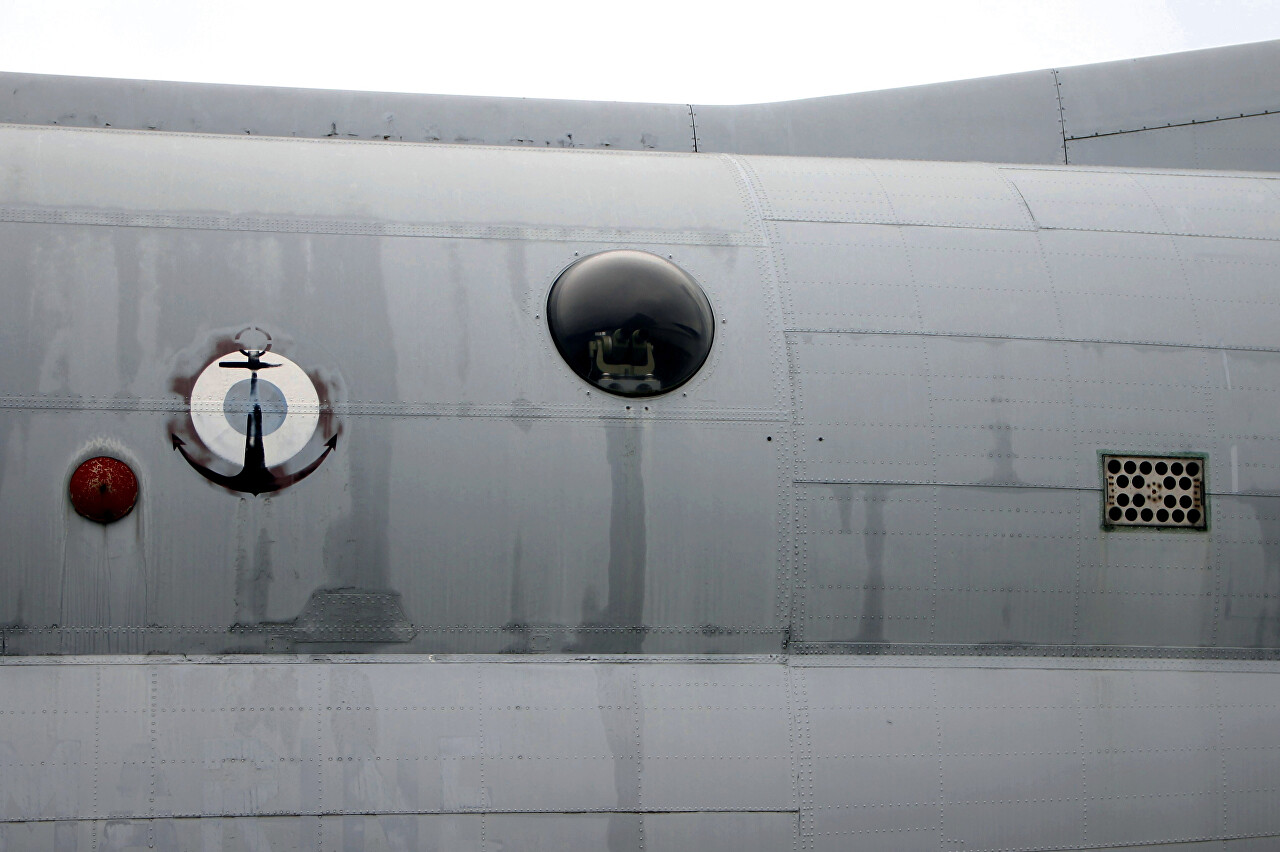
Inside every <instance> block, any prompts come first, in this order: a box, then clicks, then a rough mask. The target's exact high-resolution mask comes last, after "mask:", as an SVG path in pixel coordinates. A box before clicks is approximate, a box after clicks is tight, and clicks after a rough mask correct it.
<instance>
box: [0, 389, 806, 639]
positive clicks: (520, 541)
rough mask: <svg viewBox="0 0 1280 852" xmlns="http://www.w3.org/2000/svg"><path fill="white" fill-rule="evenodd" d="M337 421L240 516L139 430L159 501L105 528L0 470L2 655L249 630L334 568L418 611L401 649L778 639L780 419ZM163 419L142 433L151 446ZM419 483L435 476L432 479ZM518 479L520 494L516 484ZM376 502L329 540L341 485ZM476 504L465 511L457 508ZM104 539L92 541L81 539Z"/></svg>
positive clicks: (130, 428) (66, 420)
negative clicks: (6, 634) (324, 458)
mask: <svg viewBox="0 0 1280 852" xmlns="http://www.w3.org/2000/svg"><path fill="white" fill-rule="evenodd" d="M15 417H21V418H22V420H21V422H14V418H15ZM162 422H163V421H160V422H157V418H156V415H155V414H152V413H147V412H106V413H105V416H101V417H97V418H94V420H92V421H89V420H87V419H85V418H83V417H79V416H76V415H75V413H74V412H65V411H56V410H55V411H43V412H39V413H34V414H29V415H17V414H16V412H14V411H12V410H8V411H0V423H4V424H6V425H12V426H13V431H14V433H15V434H22V435H24V438H23V444H24V447H25V449H26V450H27V451H28V452H30V453H33V454H52V453H56V452H57V451H58V450H57V448H59V447H79V446H84V445H86V444H92V443H93V442H94V441H95V440H98V441H100V440H102V436H104V435H107V436H118V440H119V442H121V443H126V442H127V443H128V444H134V443H136V438H134V437H133V436H136V435H139V434H143V435H146V434H148V433H153V432H157V430H158V427H159V426H161V425H162ZM347 423H348V424H349V430H350V434H351V435H352V438H351V442H352V450H351V451H350V452H349V453H340V454H338V455H337V456H335V458H334V459H333V460H332V461H333V463H332V464H331V465H329V467H328V469H326V470H322V471H319V472H317V474H316V475H315V477H313V481H312V482H311V483H309V485H310V487H308V488H306V489H294V490H292V491H290V492H287V493H284V494H280V495H278V496H276V497H273V498H272V499H271V502H270V503H269V504H268V505H267V506H265V507H263V512H261V513H259V512H249V511H248V510H247V508H246V507H245V505H244V504H243V503H242V502H241V501H239V500H228V499H226V497H225V495H224V494H222V493H220V492H218V491H215V490H214V489H211V488H209V487H208V486H207V485H206V484H205V483H203V482H202V481H200V480H199V479H198V478H197V477H194V476H192V475H191V474H190V472H189V471H187V470H185V467H184V466H182V465H181V464H180V460H178V459H175V458H174V457H173V456H172V455H171V451H169V450H167V449H166V448H164V447H163V446H162V445H160V446H159V447H158V448H157V450H156V452H155V454H149V458H148V457H144V458H146V461H145V462H143V463H140V464H139V463H135V466H136V469H137V470H138V471H139V473H140V474H141V475H142V478H143V482H144V487H145V488H147V489H148V493H154V494H157V495H160V494H164V495H169V499H152V500H149V501H148V502H147V503H146V505H145V506H143V507H140V508H139V509H138V510H137V511H136V512H135V513H134V514H132V515H130V516H129V517H128V518H126V519H125V520H123V521H121V522H120V523H118V524H116V525H114V526H112V527H111V528H109V529H107V530H103V529H100V528H89V527H87V526H86V525H84V524H82V523H81V522H80V519H79V518H78V517H76V516H75V515H74V514H72V513H71V512H70V510H69V509H67V508H66V507H65V506H64V505H63V503H64V501H65V499H66V497H65V490H64V489H65V482H64V480H63V478H62V477H61V476H59V477H54V478H49V479H47V480H42V485H41V488H40V492H39V494H38V496H37V495H35V494H33V493H32V492H31V491H30V490H27V491H26V492H25V493H24V492H23V491H21V490H19V488H18V482H20V480H18V479H17V477H6V482H5V486H4V487H3V488H0V505H4V506H5V507H6V510H11V511H12V512H13V513H14V516H15V517H16V516H23V517H27V518H28V520H29V522H30V523H29V532H30V534H29V536H28V538H27V539H26V541H25V543H24V546H23V548H22V554H21V556H20V557H18V558H15V559H11V560H6V561H5V564H4V572H5V574H6V575H7V577H8V578H9V579H8V580H7V581H6V582H9V583H11V584H13V585H14V586H15V587H21V588H22V589H23V590H24V592H23V595H20V596H6V598H5V603H4V607H3V611H2V612H0V619H3V620H4V621H7V622H9V623H14V622H17V623H20V624H23V625H27V626H28V628H29V629H27V630H25V631H18V635H15V636H13V637H12V638H10V639H9V647H8V650H9V652H10V653H14V652H25V653H47V652H50V651H53V650H57V649H62V650H65V651H68V652H88V651H91V650H96V651H99V652H140V651H145V650H155V649H163V648H166V647H169V648H183V649H186V650H188V651H193V652H195V651H200V650H221V649H226V648H242V649H245V650H251V649H254V648H257V647H260V646H261V645H262V643H263V642H269V641H270V640H271V639H272V637H284V638H286V639H288V637H290V636H294V635H295V634H294V632H293V627H292V626H291V624H290V622H291V621H292V620H293V619H294V618H295V617H297V616H299V615H300V614H301V613H302V612H303V610H304V608H305V607H306V605H307V601H308V598H309V596H310V595H312V594H313V592H314V591H315V590H316V589H332V588H341V587H349V586H358V587H361V588H365V589H386V590H395V591H396V592H398V593H399V595H400V598H399V600H400V605H401V606H402V608H403V610H404V612H405V614H406V617H407V618H408V620H409V622H410V623H411V624H412V626H413V629H414V630H416V631H417V639H416V640H415V641H414V642H413V643H410V644H409V645H407V646H405V647H404V649H405V650H408V649H411V648H412V649H418V650H424V651H490V652H496V651H502V650H526V651H528V650H540V651H560V650H596V651H605V650H609V649H610V648H612V649H613V650H619V651H624V650H626V651H638V650H641V648H642V647H643V649H645V650H650V651H655V652H661V651H674V650H682V649H687V648H689V647H695V646H696V647H698V648H700V649H702V650H707V651H713V650H717V649H719V650H723V651H774V650H777V649H778V648H779V647H780V644H779V643H780V641H781V637H782V635H783V633H784V631H785V623H783V622H781V621H780V620H779V616H778V609H779V606H780V605H781V601H780V599H779V595H782V594H783V592H782V591H781V590H779V589H778V588H777V587H776V582H775V579H776V575H777V572H778V564H779V561H780V560H781V559H782V557H781V555H780V554H781V553H782V552H783V551H782V541H783V537H784V531H783V530H782V528H781V526H780V524H781V518H780V515H781V513H782V512H781V510H782V507H783V506H784V505H785V495H784V493H783V491H782V489H780V488H779V486H778V479H779V476H780V475H782V470H783V469H784V468H785V466H786V465H787V451H786V443H785V442H784V441H782V440H781V439H780V438H779V439H776V440H774V441H768V440H766V438H767V437H770V436H772V435H773V434H774V433H775V432H776V430H775V429H773V428H772V427H771V426H769V425H765V424H752V423H735V422H728V421H726V422H712V423H709V424H699V423H697V422H686V421H667V422H666V423H665V424H664V425H659V423H658V422H657V421H654V420H638V419H636V420H632V421H630V422H628V421H626V420H623V419H616V420H615V419H605V420H601V419H599V418H590V419H567V418H560V419H554V420H553V419H541V420H538V419H532V420H529V421H523V422H522V421H517V422H512V421H511V420H508V419H504V418H487V417H462V418H458V417H417V418H415V417H386V416H366V417H362V418H354V417H353V418H349V419H348V420H347ZM774 425H776V424H774ZM163 437H164V433H163V431H159V432H158V434H157V437H156V440H155V443H156V444H160V439H161V438H163ZM357 440H359V442H360V443H359V444H357ZM378 447H382V448H385V452H388V453H389V454H390V455H391V456H392V457H398V458H414V459H417V460H418V462H417V463H416V464H415V465H414V466H412V467H405V466H402V465H388V466H387V468H386V477H385V480H384V481H383V482H381V483H380V485H379V488H378V489H372V488H371V489H369V490H368V491H364V492H363V494H364V495H365V496H364V497H357V496H354V495H352V494H350V493H348V492H346V491H345V490H344V488H343V483H346V482H356V483H359V482H361V480H360V478H359V473H358V470H359V466H360V465H361V464H369V463H373V459H371V458H370V456H369V454H370V453H372V452H373V448H378ZM440 447H449V448H450V450H449V451H448V452H443V451H439V450H438V449H436V448H440ZM753 457H754V458H755V459H756V461H754V462H753V461H750V459H751V458H753ZM373 458H374V459H376V456H374V457H373ZM709 481H714V482H716V483H717V497H716V499H715V500H714V502H712V503H710V504H709V505H706V506H701V507H698V508H697V510H696V511H694V506H693V504H691V503H689V502H687V501H683V500H666V499H659V497H660V496H661V494H662V493H663V491H664V489H667V488H675V489H678V490H682V491H684V492H686V493H697V492H698V489H699V488H701V487H702V486H703V484H705V483H706V482H709ZM441 482H449V483H451V487H450V488H449V489H448V490H447V491H442V490H441V489H439V488H438V487H437V486H438V484H439V483H441ZM646 482H651V483H653V484H652V485H650V486H649V490H648V491H647V492H646V485H645V484H646ZM493 483H501V485H500V486H498V487H495V486H494V484H493ZM611 483H612V484H611ZM658 483H661V485H659V484H658ZM673 483H674V484H673ZM680 483H683V484H680ZM360 487H361V488H364V487H365V486H363V485H362V486H360ZM532 493H537V494H539V495H541V499H540V500H538V501H537V502H534V503H530V502H528V501H526V500H525V499H524V495H527V494H532ZM601 495H603V496H601ZM762 496H768V497H770V498H771V499H767V500H765V501H762V500H761V499H760V498H761V497H762ZM379 499H380V500H381V501H384V502H383V504H382V506H381V508H378V507H377V505H376V504H375V505H373V506H364V507H363V508H364V511H365V512H366V520H365V521H364V522H363V527H362V535H361V536H360V537H359V538H358V539H357V540H354V541H352V540H351V539H352V536H351V534H350V532H349V530H350V529H351V525H352V520H351V519H352V516H353V514H355V513H357V512H359V511H360V510H361V508H362V506H361V503H360V502H359V501H360V500H365V501H369V500H379ZM192 517H199V518H201V519H202V520H201V522H200V523H193V522H191V520H190V518H192ZM477 517H483V518H485V519H486V521H485V523H484V524H483V525H481V526H479V527H477V526H476V525H475V524H474V523H473V519H475V518H477ZM41 519H43V520H41ZM150 529H155V530H157V532H155V533H153V534H147V533H146V531H147V530H150ZM277 530H278V532H277ZM391 530H394V531H395V535H394V536H392V535H391V533H390V531H391ZM460 530H467V532H466V533H465V534H460V532H459V531H460ZM104 535H105V536H106V537H107V540H108V542H110V545H109V546H110V548H111V552H112V558H111V559H106V557H105V556H104V555H103V554H102V553H101V544H102V538H103V536H104ZM47 625H55V626H54V627H47ZM232 625H236V626H235V627H234V628H231V626H232ZM135 628H141V629H142V630H143V633H142V634H136V633H135V632H134V629H135ZM228 628H231V629H230V630H229V629H228ZM338 638H340V637H338ZM317 639H323V636H320V637H315V638H311V639H306V637H297V638H296V640H291V641H304V640H306V641H316V640H317ZM67 643H70V644H67ZM619 643H621V644H619ZM690 643H692V645H691V644H690ZM21 649H26V650H25V651H23V650H21Z"/></svg>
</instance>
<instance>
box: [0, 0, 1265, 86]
mask: <svg viewBox="0 0 1280 852" xmlns="http://www.w3.org/2000/svg"><path fill="white" fill-rule="evenodd" d="M1267 39H1280V0H1225V1H1224V2H1211V0H1106V2H1102V1H1101V0H1054V2H1052V3H1049V2H1042V0H1022V2H1012V0H1008V1H1007V0H987V1H986V2H968V3H966V2H960V0H956V2H950V3H947V2H925V1H924V0H877V2H873V3H858V2H845V3H812V2H807V0H790V2H774V3H760V4H750V3H746V2H737V3H699V2H696V0H685V1H684V2H669V0H644V2H637V0H595V2H579V0H524V2H518V3H508V2H493V0H489V2H485V0H470V2H465V3H464V2H463V0H456V2H451V3H448V4H436V3H432V2H417V3H405V2H389V1H388V0H347V2H332V0H310V2H271V0H258V2H243V0H221V2H217V3H213V2H205V0H164V2H157V0H111V1H110V2H97V1H96V0H80V2H72V0H40V2H35V0H0V71H24V72H32V73H42V74H74V75H84V76H92V77H129V78H139V79H156V80H184V81H195V82H208V83H244V84H255V85H271V86H302V87H311V88H322V89H362V90H372V91H394V92H425V93H432V94H458V95H504V96H518V97H539V98H575V99H584V100H617V101H653V102H661V103H700V104H733V103H756V102H764V101H777V100H789V99H792V98H805V97H817V96H821V95H832V94H841V93H846V92H859V91H870V90H873V89H884V88H893V87H897V86H910V85H916V84H921V83H935V82H943V81H947V80H960V79H966V78H970V77H983V76H988V75H992V74H1005V73H1012V72H1016V71H1030V70H1036V69H1040V68H1051V67H1058V68H1061V67H1065V66H1069V65H1083V64H1087V63H1091V62H1104V61H1107V60H1112V59H1129V58H1134V57H1138V56H1151V55H1155V54H1161V53H1173V52H1176V51H1181V50H1194V49H1197V48H1203V47H1217V46H1220V45H1226V44H1241V43H1245V42H1251V41H1264V40H1267Z"/></svg>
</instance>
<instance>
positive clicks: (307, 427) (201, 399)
mask: <svg viewBox="0 0 1280 852" xmlns="http://www.w3.org/2000/svg"><path fill="white" fill-rule="evenodd" d="M245 360H246V358H245V356H244V354H243V353H241V352H239V351H238V350H232V351H231V352H228V353H227V354H225V355H222V356H220V357H218V358H215V359H213V361H211V362H210V363H209V365H208V366H207V367H205V368H204V369H203V370H202V371H201V372H200V375H199V376H198V377H197V378H196V383H195V386H194V387H193V388H192V389H191V423H192V425H193V426H195V428H196V434H197V435H199V436H200V440H201V441H203V442H204V445H205V446H206V447H208V448H209V449H210V450H212V451H213V452H215V453H217V454H218V455H219V456H221V457H222V458H224V459H226V460H227V461H229V462H234V463H236V464H243V463H244V449H245V436H244V435H242V434H241V433H240V432H238V431H237V430H236V429H235V428H234V427H233V426H232V425H231V424H230V423H229V422H227V416H226V412H225V405H226V399H227V392H228V391H230V390H231V388H232V387H234V386H235V384H236V383H237V382H240V381H242V380H243V379H246V378H248V377H249V375H250V374H251V373H252V372H253V371H251V370H247V369H243V368H236V367H220V366H218V365H219V362H222V361H232V362H239V361H245ZM260 360H261V361H262V363H263V364H264V365H271V366H270V369H265V370H260V371H258V381H259V382H270V383H271V384H273V385H275V386H276V387H277V388H279V389H280V393H282V394H283V395H284V398H285V405H286V410H285V415H284V422H283V423H281V424H280V427H279V428H278V429H276V430H275V431H274V432H272V433H271V434H269V435H264V436H263V437H262V449H263V454H264V456H265V457H266V458H265V461H266V465H267V467H275V466H276V465H278V464H283V463H284V462H286V461H288V460H289V459H291V458H293V457H294V456H296V455H297V454H298V453H300V452H301V451H302V448H303V447H305V446H306V445H307V442H308V441H310V440H311V436H312V435H313V434H314V433H315V431H316V425H317V424H318V423H319V422H320V397H319V395H318V394H317V393H316V386H315V385H314V384H312V382H311V378H310V377H309V376H308V375H307V374H306V373H305V372H303V370H302V368H301V367H299V366H298V365H297V364H295V363H293V362H292V361H290V360H289V359H288V358H286V357H284V356H283V355H277V354H275V353H274V352H264V353H263V354H262V356H261V358H260Z"/></svg>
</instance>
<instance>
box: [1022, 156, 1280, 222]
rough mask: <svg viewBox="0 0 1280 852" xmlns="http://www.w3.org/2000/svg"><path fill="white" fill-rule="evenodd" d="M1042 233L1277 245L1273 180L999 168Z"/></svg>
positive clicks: (1279, 217)
mask: <svg viewBox="0 0 1280 852" xmlns="http://www.w3.org/2000/svg"><path fill="white" fill-rule="evenodd" d="M1001 171H1002V173H1003V174H1005V175H1007V176H1008V178H1009V180H1010V181H1011V182H1012V183H1013V184H1014V185H1015V186H1016V187H1017V188H1018V192H1019V193H1021V195H1022V198H1023V199H1024V200H1025V201H1026V204H1027V207H1029V208H1030V210H1031V214H1032V215H1033V216H1034V217H1035V221H1036V222H1037V223H1038V224H1039V225H1040V227H1042V228H1069V229H1075V230H1101V231H1126V232H1134V233H1147V234H1181V235H1186V236H1198V237H1236V238H1240V239H1261V240H1275V239H1280V212H1278V211H1280V196H1278V195H1277V194H1276V192H1275V189H1274V186H1273V184H1274V183H1275V181H1274V179H1273V178H1270V177H1263V176H1252V175H1239V176H1225V175H1223V176H1210V175H1201V174H1187V173H1184V174H1161V173H1158V172H1149V173H1148V172H1133V171H1128V172H1124V171H1119V170H1110V171H1096V172H1080V171H1079V170H1066V169H1063V170H1057V169H1055V170H1047V169H1020V168H1016V167H1006V168H1003V169H1002V170H1001Z"/></svg>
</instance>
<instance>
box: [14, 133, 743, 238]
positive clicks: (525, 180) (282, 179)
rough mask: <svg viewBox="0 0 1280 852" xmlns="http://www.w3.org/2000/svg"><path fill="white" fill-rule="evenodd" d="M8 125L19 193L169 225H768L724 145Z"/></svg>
mask: <svg viewBox="0 0 1280 852" xmlns="http://www.w3.org/2000/svg"><path fill="white" fill-rule="evenodd" d="M0 139H3V145H4V147H5V149H6V160H7V161H8V162H9V164H10V165H9V166H8V167H6V169H5V170H4V171H3V172H0V181H2V182H3V185H4V187H5V197H6V207H11V208H34V209H35V210H46V211H49V213H46V216H47V215H49V214H50V213H52V211H62V210H63V209H64V208H72V209H75V210H77V211H85V212H86V213H87V212H88V211H98V212H101V213H104V214H105V213H116V214H120V215H121V216H123V215H125V214H144V218H139V219H134V220H130V219H125V218H122V219H120V221H119V222H108V224H126V223H130V222H136V223H139V224H150V221H149V220H147V219H146V218H145V214H154V215H158V216H160V217H161V219H160V220H159V224H161V225H163V224H167V223H169V224H171V225H173V226H178V227H183V226H185V227H201V226H202V225H203V226H205V227H207V226H209V225H210V224H212V225H215V226H217V225H219V224H223V223H225V225H224V226H227V227H236V228H238V229H242V230H254V229H264V230H281V229H284V228H289V227H292V229H297V230H320V231H330V232H332V231H337V232H338V233H375V234H376V233H383V232H385V230H386V229H391V230H392V231H394V229H395V228H396V227H397V226H399V227H401V228H402V229H404V228H407V229H408V230H406V231H405V233H406V235H422V236H487V237H502V236H504V235H507V236H528V235H530V234H535V233H543V234H547V233H548V232H550V233H553V234H555V235H556V236H558V237H559V238H560V239H566V238H567V239H574V238H575V236H574V235H575V234H593V235H597V236H596V238H597V239H599V238H600V236H601V235H603V236H604V238H605V239H610V237H609V236H607V235H609V234H611V233H615V234H616V232H618V231H648V232H649V234H650V236H649V239H648V240H647V241H648V242H671V241H679V242H693V243H697V242H699V241H702V242H707V241H710V242H712V243H714V244H722V245H723V244H741V243H744V242H747V243H749V242H754V241H757V240H756V239H755V238H754V237H753V235H752V233H751V230H752V225H751V222H750V220H749V216H748V212H747V210H746V208H745V207H744V206H743V205H742V204H741V199H740V196H739V194H738V187H737V184H736V183H735V181H736V172H735V171H734V170H733V169H732V168H731V167H729V166H728V165H727V164H726V163H725V162H724V161H723V160H722V159H721V158H716V157H682V156H672V155H659V154H655V155H652V156H645V157H640V158H637V157H636V155H634V154H628V153H626V152H581V151H561V150H554V151H545V150H542V151H522V150H519V149H512V148H502V149H495V148H467V147H462V146H431V147H423V146H416V145H408V144H394V145H391V144H373V143H363V142H340V141H337V140H324V141H316V140H285V139H275V138H262V137H229V136H223V137H215V136H192V135H182V136H169V135H164V134H148V133H135V132H127V131H95V130H66V129H61V130H59V129H49V128H34V127H24V126H20V125H11V126H0ZM668 169H670V170H671V171H670V173H668V174H662V173H663V172H666V171H667V170H668ZM499 188H500V197H501V199H502V201H501V206H500V208H498V209H495V199H496V198H498V197H499V195H498V194H496V193H498V192H499ZM499 211H500V212H499ZM659 213H660V214H661V215H658V214H659ZM169 214H173V215H174V216H176V218H173V219H169V218H166V216H168V215H169ZM184 214H185V218H184ZM279 217H286V218H290V219H298V220H302V221H301V222H297V223H294V224H293V225H292V226H290V225H288V224H287V223H280V222H278V221H276V220H277V219H278V218H279ZM316 220H318V221H316ZM42 221H47V218H46V219H43V220H42ZM415 226H417V227H418V228H419V230H413V228H414V227H415ZM480 226H485V227H486V228H487V230H476V229H477V228H479V227H480ZM494 226H498V227H497V229H496V230H495V229H494ZM423 227H425V228H426V229H427V230H425V231H423V230H421V228H423ZM433 227H434V230H432V228H433ZM504 229H505V230H504ZM658 233H665V234H667V235H674V234H679V235H680V237H679V239H678V240H672V239H671V237H670V236H668V237H667V238H666V239H663V238H662V237H660V236H657V234H658ZM636 236H640V235H636ZM553 238H554V237H553ZM576 238H577V239H582V238H583V237H582V236H577V237H576ZM587 238H588V239H590V237H587ZM616 238H617V237H616V236H615V237H613V239H616ZM631 239H634V238H631Z"/></svg>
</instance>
